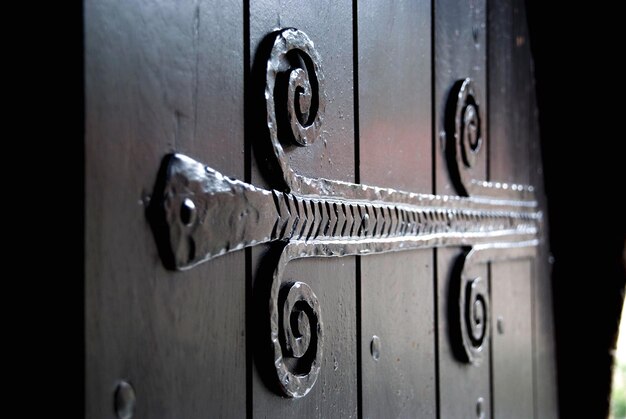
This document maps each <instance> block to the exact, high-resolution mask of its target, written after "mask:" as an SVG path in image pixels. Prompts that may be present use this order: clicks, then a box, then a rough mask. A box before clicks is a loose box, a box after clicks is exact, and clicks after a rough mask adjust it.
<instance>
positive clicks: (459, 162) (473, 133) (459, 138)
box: [446, 78, 485, 195]
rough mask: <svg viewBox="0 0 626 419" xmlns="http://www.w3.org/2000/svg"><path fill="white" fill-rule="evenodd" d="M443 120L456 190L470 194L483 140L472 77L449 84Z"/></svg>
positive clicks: (473, 186) (473, 185)
mask: <svg viewBox="0 0 626 419" xmlns="http://www.w3.org/2000/svg"><path fill="white" fill-rule="evenodd" d="M446 119H447V121H446V136H447V138H448V142H447V146H446V154H447V158H448V166H449V167H450V172H451V174H452V175H453V177H454V179H453V180H454V181H456V186H457V189H458V190H459V193H460V194H462V195H471V193H472V192H475V191H472V189H475V188H476V186H477V185H476V182H475V181H474V174H473V172H472V169H473V168H475V167H476V161H477V158H478V156H479V154H480V151H481V149H482V148H483V144H484V142H485V140H484V138H483V129H482V118H481V113H480V107H479V102H478V95H477V92H476V87H475V86H474V82H473V81H472V79H470V78H466V79H464V80H459V81H457V82H456V83H455V85H454V86H453V88H452V90H451V92H450V96H449V99H448V104H447V109H446ZM477 177H478V178H480V176H477Z"/></svg>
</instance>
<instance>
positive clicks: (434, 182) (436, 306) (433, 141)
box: [430, 0, 441, 419]
mask: <svg viewBox="0 0 626 419" xmlns="http://www.w3.org/2000/svg"><path fill="white" fill-rule="evenodd" d="M435 50H436V48H435V0H431V1H430V106H431V111H430V123H431V129H430V132H431V148H432V150H431V188H432V193H433V194H436V193H437V150H438V148H437V138H439V133H438V131H437V106H436V104H437V100H436V94H437V92H436V85H435V75H436V72H435V70H436V68H435ZM438 295H439V272H438V269H437V249H433V300H434V301H433V310H434V315H433V321H434V325H433V329H434V331H435V336H434V344H435V348H434V350H435V417H436V418H437V419H439V417H440V415H441V412H440V407H439V406H440V403H441V400H440V399H441V396H440V389H439V298H438Z"/></svg>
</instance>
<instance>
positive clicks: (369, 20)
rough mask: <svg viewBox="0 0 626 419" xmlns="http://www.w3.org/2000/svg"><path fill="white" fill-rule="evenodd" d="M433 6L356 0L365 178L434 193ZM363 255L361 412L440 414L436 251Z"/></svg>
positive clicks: (372, 182) (374, 414) (361, 157)
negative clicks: (375, 345) (375, 347)
mask: <svg viewBox="0 0 626 419" xmlns="http://www.w3.org/2000/svg"><path fill="white" fill-rule="evenodd" d="M430 12H431V10H430V2H426V1H419V2H413V1H401V2H393V3H391V4H388V3H385V2H379V1H364V2H358V4H357V14H356V16H355V19H356V21H357V25H358V28H357V33H358V49H357V50H356V53H357V54H358V57H357V62H358V96H359V97H358V110H359V120H358V121H359V126H358V128H359V138H358V140H359V175H360V181H361V182H362V183H365V184H369V185H380V186H387V187H393V188H399V189H402V190H407V191H414V192H425V193H430V192H431V189H432V175H431V173H432V170H431V164H432V163H431V162H432V158H431V138H432V137H431V135H432V132H431V72H430V70H431V42H430V41H431V33H430ZM382 27H386V28H387V30H386V31H385V34H384V36H381V28H382ZM382 156H384V158H383V157H382ZM418 174H419V175H418ZM360 263H361V270H360V274H361V278H360V280H361V282H360V295H361V312H360V316H361V371H362V386H361V400H362V416H363V417H368V418H377V417H407V416H412V417H433V416H434V415H435V410H436V394H435V390H436V386H435V333H434V329H433V324H434V315H435V314H434V309H433V292H434V291H433V278H434V276H433V275H434V270H433V251H432V250H420V251H413V252H410V253H407V254H404V253H403V254H389V255H380V256H374V257H367V258H361V260H360ZM373 336H377V337H378V338H379V339H380V351H379V352H380V354H379V358H378V359H377V360H376V359H374V357H373V355H372V338H373ZM381 383H385V385H381Z"/></svg>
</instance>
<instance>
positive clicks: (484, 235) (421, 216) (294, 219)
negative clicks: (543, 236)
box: [150, 29, 542, 397]
mask: <svg viewBox="0 0 626 419" xmlns="http://www.w3.org/2000/svg"><path fill="white" fill-rule="evenodd" d="M320 63H321V60H320V57H319V55H318V54H317V52H316V51H315V49H314V47H313V43H312V42H311V41H310V39H309V38H308V37H307V36H306V35H305V34H304V33H303V32H301V31H298V30H296V29H286V30H283V31H280V32H278V33H277V34H276V37H275V40H274V43H273V47H272V50H271V53H270V58H269V60H268V62H267V69H266V88H265V98H266V104H267V129H268V131H269V134H270V140H271V143H272V148H273V151H274V154H275V156H276V158H277V162H278V166H279V168H280V170H281V174H282V176H283V179H284V181H285V185H286V186H285V188H284V190H280V191H279V190H265V189H261V188H257V187H255V186H253V185H250V184H247V183H244V182H241V181H239V180H235V179H230V178H228V177H226V176H224V175H222V174H221V173H219V172H217V171H215V170H213V169H211V168H209V167H206V166H204V165H203V164H201V163H199V162H197V161H195V160H193V159H191V158H190V157H187V156H183V155H181V154H172V155H168V156H166V158H165V159H164V161H163V165H162V168H161V172H160V176H159V180H158V181H157V185H156V187H155V193H154V195H153V199H152V200H151V208H150V217H151V221H152V225H153V228H154V231H155V234H156V236H157V243H159V246H160V248H159V250H160V254H161V257H162V260H163V262H164V264H165V265H166V266H167V267H168V268H171V269H178V270H184V269H189V268H191V267H193V266H195V265H197V264H199V263H201V262H204V261H206V260H209V259H212V258H214V257H217V256H220V255H223V254H225V253H228V252H233V251H237V250H239V249H242V248H244V247H249V246H254V245H257V244H259V243H268V242H275V241H280V242H283V243H286V245H285V246H284V249H283V250H282V253H281V255H280V259H279V261H278V263H277V265H276V268H275V270H274V273H273V278H272V285H271V292H270V300H271V301H270V330H271V343H272V347H273V353H274V365H275V369H276V374H277V378H278V382H279V384H280V388H281V389H282V391H283V393H284V394H285V395H286V396H289V397H302V396H304V395H306V394H307V393H308V392H309V391H310V390H311V388H313V385H314V384H315V381H316V380H317V377H318V375H319V370H320V362H321V361H320V360H321V356H322V346H323V325H322V317H321V309H320V306H319V302H318V300H317V298H316V297H315V294H314V293H313V291H312V290H311V289H310V287H309V286H308V285H306V284H304V283H302V282H297V281H293V280H290V279H284V278H283V272H284V271H285V267H286V266H287V264H288V263H289V262H290V261H291V260H294V259H298V258H308V257H341V256H349V255H368V254H376V253H384V252H391V251H403V250H411V249H419V248H432V247H441V246H464V247H471V248H472V250H471V251H470V252H469V253H468V255H467V257H466V259H465V261H464V267H463V269H462V270H461V281H460V282H461V284H460V290H459V291H460V293H459V295H460V298H459V308H460V309H459V311H460V318H459V321H460V331H459V333H460V334H461V335H462V336H461V340H462V342H463V347H464V353H465V357H464V358H465V360H466V361H469V362H472V363H475V364H478V363H479V362H480V356H481V353H482V350H483V347H484V342H485V341H486V339H487V337H488V333H489V328H490V326H489V317H490V313H489V296H488V290H487V287H486V283H485V281H484V279H481V278H480V275H476V273H475V272H474V271H475V267H476V266H477V265H479V264H481V263H486V262H488V261H492V260H498V259H502V258H507V259H509V258H519V257H531V256H532V255H533V254H534V248H535V246H536V245H537V243H538V240H539V235H540V231H541V220H542V214H541V212H539V211H538V209H537V203H536V201H535V199H534V196H533V190H532V187H529V186H524V185H507V184H504V183H491V182H480V181H476V180H474V179H473V177H472V172H471V168H472V165H473V164H474V162H475V160H476V158H477V156H478V153H479V151H480V150H481V149H484V146H483V143H484V139H483V136H482V132H483V131H482V129H481V122H480V121H481V117H480V110H479V107H478V100H477V99H476V93H475V89H474V87H473V85H472V82H471V81H470V80H469V79H468V80H465V81H462V82H461V83H460V84H459V89H458V90H453V93H452V99H451V102H450V103H453V104H454V107H453V109H454V121H455V123H454V124H453V125H452V127H453V128H452V131H451V133H450V134H451V135H449V140H450V141H449V143H448V144H449V145H450V147H448V157H449V163H450V165H451V171H452V172H455V173H457V174H458V175H459V177H460V180H461V183H460V184H461V185H462V186H463V187H464V189H463V190H462V191H461V192H460V193H461V194H462V195H467V196H464V197H461V196H440V195H430V194H417V193H411V192H403V191H397V190H394V189H390V188H379V187H376V186H367V185H360V184H353V183H348V182H341V181H335V180H329V179H323V178H318V179H314V178H308V177H304V176H301V175H299V174H297V173H295V172H294V171H293V170H292V169H291V168H290V167H289V164H288V160H287V159H286V158H285V153H284V150H283V146H282V144H283V142H293V141H295V142H296V143H297V144H300V145H303V146H306V145H308V144H311V143H313V142H314V141H315V140H316V139H317V138H318V137H319V136H320V133H321V126H322V123H323V114H324V108H325V97H324V88H323V86H324V76H323V73H322V69H321V64H320ZM281 141H282V142H281Z"/></svg>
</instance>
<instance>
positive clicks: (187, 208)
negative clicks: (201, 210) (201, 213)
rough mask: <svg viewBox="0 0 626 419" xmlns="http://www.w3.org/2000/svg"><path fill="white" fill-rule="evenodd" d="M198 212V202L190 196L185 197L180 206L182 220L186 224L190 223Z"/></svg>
mask: <svg viewBox="0 0 626 419" xmlns="http://www.w3.org/2000/svg"><path fill="white" fill-rule="evenodd" d="M195 214H196V204H194V203H193V201H192V200H191V199H189V198H185V200H184V201H183V204H182V205H181V206H180V221H182V223H183V224H184V225H186V226H188V225H190V224H191V223H192V222H193V220H194V216H195Z"/></svg>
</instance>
